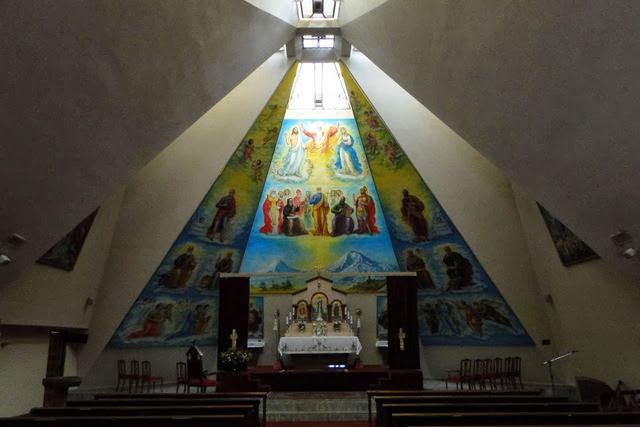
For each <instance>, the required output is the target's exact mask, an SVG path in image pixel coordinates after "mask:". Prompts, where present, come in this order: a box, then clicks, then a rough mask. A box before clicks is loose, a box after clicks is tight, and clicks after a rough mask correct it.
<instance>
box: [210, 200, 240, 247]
mask: <svg viewBox="0 0 640 427" xmlns="http://www.w3.org/2000/svg"><path fill="white" fill-rule="evenodd" d="M235 195H236V190H230V191H229V194H228V195H226V196H224V197H223V198H221V199H220V200H219V201H218V203H216V208H218V210H217V211H216V215H215V216H214V217H213V221H212V222H211V226H210V227H209V229H208V230H207V237H208V238H209V240H213V239H214V238H215V236H216V234H219V236H220V237H219V238H220V243H222V242H224V231H225V228H226V226H227V224H228V222H229V220H230V219H231V218H233V217H234V216H235V215H236V198H235Z"/></svg>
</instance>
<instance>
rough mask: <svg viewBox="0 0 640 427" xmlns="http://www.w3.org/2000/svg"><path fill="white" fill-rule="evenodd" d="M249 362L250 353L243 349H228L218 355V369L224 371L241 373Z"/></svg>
mask: <svg viewBox="0 0 640 427" xmlns="http://www.w3.org/2000/svg"><path fill="white" fill-rule="evenodd" d="M249 360H251V353H249V351H248V350H245V349H243V348H238V349H235V350H232V349H229V350H226V351H223V352H222V353H220V361H219V365H220V369H222V370H225V371H234V372H235V371H243V370H245V369H247V363H249Z"/></svg>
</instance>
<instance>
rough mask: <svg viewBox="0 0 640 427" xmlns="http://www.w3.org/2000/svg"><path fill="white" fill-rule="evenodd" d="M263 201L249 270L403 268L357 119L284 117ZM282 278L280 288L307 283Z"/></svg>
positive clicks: (254, 230) (245, 261) (244, 267)
mask: <svg viewBox="0 0 640 427" xmlns="http://www.w3.org/2000/svg"><path fill="white" fill-rule="evenodd" d="M326 113H327V114H328V115H330V114H331V112H330V111H329V112H326ZM260 200H261V202H260V207H259V208H258V209H257V211H256V215H255V221H254V223H253V227H252V229H251V236H250V239H249V243H248V245H247V249H246V252H245V257H244V258H243V263H242V267H241V271H243V272H278V273H286V272H300V271H312V270H314V269H317V268H320V269H322V271H326V272H334V273H336V272H337V273H339V272H369V271H378V272H384V271H397V269H398V264H397V261H396V259H395V255H394V251H393V248H392V247H391V241H390V236H389V232H388V228H387V224H386V223H385V219H384V216H383V215H382V212H381V210H380V201H379V197H378V191H377V190H376V187H375V185H374V182H373V179H372V177H371V174H370V172H369V166H368V164H367V160H366V157H365V153H364V147H363V145H362V141H361V140H360V136H359V133H358V128H357V125H356V122H355V120H353V119H352V118H346V119H345V118H342V119H331V118H323V119H293V118H287V119H286V120H284V122H283V124H282V132H281V134H280V137H279V139H278V144H277V146H276V149H275V152H274V156H273V161H272V162H271V165H270V166H269V173H268V175H267V179H266V183H265V186H264V191H263V194H262V196H261V198H260ZM287 280H289V283H287ZM281 282H282V283H278V287H277V288H276V289H273V290H274V291H275V292H282V291H289V290H296V289H297V288H298V287H302V286H303V284H302V282H301V281H297V282H296V281H295V280H294V279H281ZM294 282H296V283H294ZM270 283H273V281H262V282H261V283H260V284H259V286H261V287H262V289H261V290H262V292H263V293H268V292H269V290H270V288H271V285H270ZM263 284H264V286H262V285H263ZM341 285H342V286H343V287H351V286H352V285H351V284H348V283H342V284H341Z"/></svg>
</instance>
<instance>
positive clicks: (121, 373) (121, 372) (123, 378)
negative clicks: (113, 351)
mask: <svg viewBox="0 0 640 427" xmlns="http://www.w3.org/2000/svg"><path fill="white" fill-rule="evenodd" d="M128 380H129V375H128V374H127V362H125V360H124V359H120V360H118V382H117V383H116V391H124V387H125V385H126V384H127V381H128Z"/></svg>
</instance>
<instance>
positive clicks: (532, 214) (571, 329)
mask: <svg viewBox="0 0 640 427" xmlns="http://www.w3.org/2000/svg"><path fill="white" fill-rule="evenodd" d="M514 194H515V197H516V201H517V205H518V209H519V211H520V216H521V218H522V224H523V229H524V231H525V235H526V240H527V243H528V245H529V250H530V252H531V260H532V262H533V265H534V268H535V270H536V275H537V276H538V279H539V280H538V281H539V283H540V288H541V290H542V292H543V293H544V294H545V295H550V297H551V300H552V303H545V304H544V306H543V307H544V310H545V311H546V312H547V313H548V316H549V318H550V322H551V328H552V330H553V336H554V337H555V339H556V343H555V348H556V349H557V350H558V351H559V352H563V353H564V352H567V351H570V350H578V351H579V352H578V353H577V354H576V355H575V356H573V357H572V358H571V359H568V360H565V361H562V362H558V364H557V365H556V368H555V370H557V371H558V375H560V376H562V378H563V380H564V381H565V382H566V383H572V382H573V380H574V378H573V377H574V376H576V375H585V376H590V377H594V378H598V379H600V380H603V381H605V382H608V383H609V384H610V385H612V386H615V384H616V382H617V381H618V380H619V379H620V380H623V381H625V383H627V384H629V385H630V386H633V387H638V386H639V385H640V360H638V354H640V338H639V337H640V309H639V307H640V288H639V287H638V281H637V280H634V279H632V278H629V277H628V276H626V275H625V274H621V273H619V272H616V271H615V269H614V267H612V266H611V265H610V264H607V263H606V262H605V261H603V260H596V261H589V262H586V263H584V264H578V265H575V266H572V267H564V266H563V265H562V263H561V262H560V258H559V257H558V253H557V252H556V249H555V247H554V245H553V241H552V240H551V237H550V235H549V231H548V229H547V227H546V225H545V223H544V220H543V219H542V216H541V215H540V211H539V210H538V207H537V206H536V203H535V201H533V200H532V199H531V198H530V197H528V196H527V195H526V194H525V193H524V192H523V191H522V190H521V189H519V188H517V187H514ZM631 262H637V260H631Z"/></svg>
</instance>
